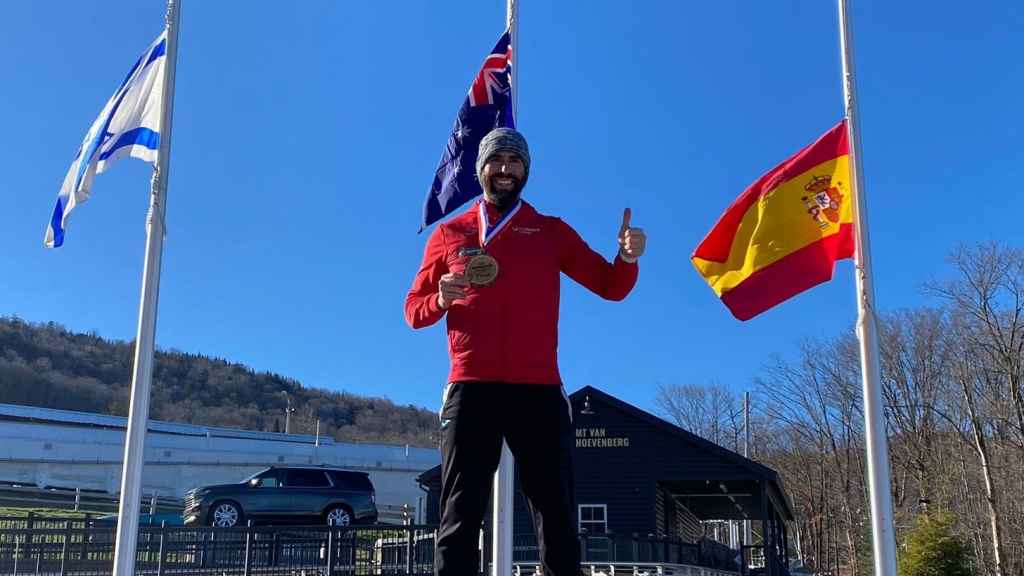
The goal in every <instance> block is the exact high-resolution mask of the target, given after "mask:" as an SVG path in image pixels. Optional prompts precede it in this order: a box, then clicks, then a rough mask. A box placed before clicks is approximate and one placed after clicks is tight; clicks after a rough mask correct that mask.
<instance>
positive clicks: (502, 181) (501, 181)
mask: <svg viewBox="0 0 1024 576" xmlns="http://www.w3.org/2000/svg"><path fill="white" fill-rule="evenodd" d="M491 183H492V184H493V185H494V186H495V187H496V188H514V187H515V185H516V179H515V178H491Z"/></svg>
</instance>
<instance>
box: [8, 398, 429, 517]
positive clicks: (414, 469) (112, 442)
mask: <svg viewBox="0 0 1024 576" xmlns="http://www.w3.org/2000/svg"><path fill="white" fill-rule="evenodd" d="M127 421H128V420H127V418H121V417H117V416H105V415H101V414H91V413H86V412H72V411H67V410H52V409H47V408H36V407H31V406H18V405H13V404H0V483H3V484H17V485H26V486H32V485H34V486H37V487H40V488H44V487H52V488H64V489H72V490H73V489H81V490H96V491H103V492H106V493H109V494H115V493H117V492H119V491H120V483H121V465H122V462H123V460H124V438H125V428H126V426H127ZM440 461H441V457H440V453H439V452H438V451H437V450H436V449H430V448H416V447H411V446H408V445H404V446H396V445H389V444H355V443H345V442H336V441H335V440H333V439H332V438H324V437H316V436H310V435H302V434H279V433H272V432H254V431H249V430H236V429H231V428H217V427H211V426H198V425H192V424H176V423H173V422H159V421H155V420H150V421H149V427H148V431H147V434H146V450H145V466H144V467H143V473H142V491H143V494H145V495H152V494H157V495H159V496H163V497H175V498H181V497H182V495H183V494H184V493H185V491H186V490H189V489H190V488H194V487H196V486H201V485H208V484H226V483H231V482H239V481H241V480H243V479H244V478H245V477H247V476H249V475H250V474H253V473H255V472H258V471H259V470H261V469H263V468H265V467H267V466H271V465H325V466H335V467H340V468H345V469H349V470H359V471H364V472H368V473H369V475H370V479H371V480H372V481H373V484H374V487H375V488H376V491H377V503H378V506H381V507H384V508H388V507H396V506H402V505H408V506H409V507H411V508H412V509H414V510H415V511H416V512H417V517H420V514H421V510H422V509H423V506H422V502H423V498H424V496H425V494H424V492H423V491H422V490H421V489H420V487H419V485H418V484H417V482H416V477H417V476H419V475H420V474H422V473H423V472H424V471H426V470H429V469H430V468H433V467H434V466H437V465H438V464H439V463H440Z"/></svg>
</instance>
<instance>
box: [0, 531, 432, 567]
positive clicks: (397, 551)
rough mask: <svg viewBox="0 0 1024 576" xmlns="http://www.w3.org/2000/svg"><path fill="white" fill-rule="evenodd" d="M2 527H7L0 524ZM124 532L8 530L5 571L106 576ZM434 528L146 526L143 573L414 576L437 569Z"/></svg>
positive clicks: (0, 555) (0, 552)
mask: <svg viewBox="0 0 1024 576" xmlns="http://www.w3.org/2000/svg"><path fill="white" fill-rule="evenodd" d="M0 525H2V524H0ZM115 534H116V529H115V528H114V527H111V526H103V527H95V526H93V527H86V526H84V525H82V524H74V523H72V522H71V521H65V526H64V527H63V528H49V527H47V528H41V527H33V528H32V529H28V528H5V529H0V573H2V574H12V575H43V574H46V575H51V574H52V575H58V574H59V575H62V576H63V575H67V576H92V575H95V576H105V575H107V574H110V573H111V571H112V568H113V560H114V539H115ZM434 534H435V527H434V526H385V525H376V526H353V527H331V528H328V527H326V526H295V527H285V526H241V527H235V528H211V527H191V526H188V527H186V526H143V527H140V529H139V537H138V547H137V552H136V557H135V567H136V568H135V570H136V574H140V575H141V574H145V575H158V576H163V575H165V574H166V575H171V574H179V575H183V574H189V575H192V574H195V575H217V576H249V575H255V574H259V575H265V576H274V575H282V576H300V575H303V576H313V575H317V576H362V575H367V576H369V575H374V576H376V575H384V576H387V575H398V574H403V575H405V574H408V575H410V576H416V575H427V574H432V573H433V567H434Z"/></svg>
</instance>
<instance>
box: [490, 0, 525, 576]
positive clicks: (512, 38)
mask: <svg viewBox="0 0 1024 576" xmlns="http://www.w3.org/2000/svg"><path fill="white" fill-rule="evenodd" d="M507 23H508V29H509V46H511V48H512V116H513V118H515V120H516V126H517V127H518V125H519V107H518V102H519V52H518V50H519V42H518V40H519V34H518V31H519V6H518V4H517V2H516V0H508V9H507ZM493 492H494V513H493V518H492V529H491V551H492V557H491V560H492V565H493V566H494V569H493V572H492V575H493V576H512V516H513V513H514V512H515V509H514V506H515V504H514V501H513V496H514V495H515V460H514V459H513V458H512V451H511V450H509V449H508V444H507V443H506V442H504V441H503V442H502V443H501V462H500V463H499V464H498V471H497V472H495V473H494V490H493Z"/></svg>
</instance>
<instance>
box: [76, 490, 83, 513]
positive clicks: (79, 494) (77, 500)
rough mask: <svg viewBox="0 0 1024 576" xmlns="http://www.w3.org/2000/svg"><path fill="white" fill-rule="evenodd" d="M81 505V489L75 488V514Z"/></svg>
mask: <svg viewBox="0 0 1024 576" xmlns="http://www.w3.org/2000/svg"><path fill="white" fill-rule="evenodd" d="M81 504H82V489H81V488H75V512H78V507H79V506H80V505H81Z"/></svg>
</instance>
